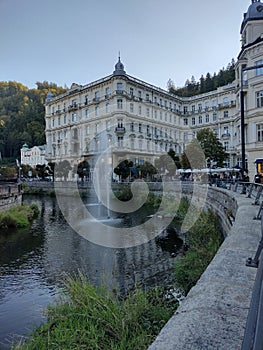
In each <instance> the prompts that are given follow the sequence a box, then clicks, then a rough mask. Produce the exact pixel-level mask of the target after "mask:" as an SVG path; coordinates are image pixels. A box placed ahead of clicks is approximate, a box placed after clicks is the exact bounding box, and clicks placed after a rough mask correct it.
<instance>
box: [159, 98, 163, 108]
mask: <svg viewBox="0 0 263 350" xmlns="http://www.w3.org/2000/svg"><path fill="white" fill-rule="evenodd" d="M160 106H161V107H162V106H163V100H162V99H161V98H160Z"/></svg>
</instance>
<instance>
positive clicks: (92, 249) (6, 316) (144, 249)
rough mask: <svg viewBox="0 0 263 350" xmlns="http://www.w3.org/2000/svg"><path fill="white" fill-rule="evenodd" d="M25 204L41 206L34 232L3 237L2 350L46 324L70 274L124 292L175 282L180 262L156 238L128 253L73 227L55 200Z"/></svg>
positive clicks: (32, 200)
mask: <svg viewBox="0 0 263 350" xmlns="http://www.w3.org/2000/svg"><path fill="white" fill-rule="evenodd" d="M24 202H26V203H27V204H31V203H37V205H38V206H39V208H40V216H39V218H38V219H37V220H36V221H35V222H34V223H33V226H32V228H31V229H29V230H24V231H21V232H16V233H9V234H8V235H3V234H1V235H0V349H8V348H10V341H12V340H13V339H14V337H19V336H22V335H26V334H28V333H30V332H31V330H32V328H34V326H35V325H37V324H40V323H41V322H42V321H43V319H44V316H43V309H44V308H45V307H46V305H47V304H49V303H51V302H53V301H54V298H55V297H56V296H57V295H58V293H59V290H60V288H61V287H62V286H63V276H65V274H76V273H77V272H78V271H81V272H83V273H84V274H85V275H87V276H88V278H89V279H90V281H91V282H92V283H94V284H100V283H101V280H102V278H103V279H104V281H105V282H106V284H107V285H108V286H109V287H110V288H120V289H121V291H123V292H124V291H126V290H127V289H128V288H132V287H133V286H134V284H135V283H138V282H143V283H144V284H145V285H147V286H150V285H154V284H162V283H168V282H169V280H171V277H172V274H171V268H172V264H173V261H174V259H173V258H172V257H171V254H170V252H169V249H168V251H166V250H165V248H164V249H162V246H161V245H160V244H157V243H156V241H155V240H152V241H150V242H148V243H147V244H143V245H140V246H137V247H134V248H128V249H112V248H106V247H102V246H98V245H96V244H93V243H91V242H89V241H87V240H85V239H84V238H82V237H81V236H79V235H78V234H77V233H75V232H74V231H73V230H72V229H71V228H70V227H69V226H68V224H67V223H66V222H65V220H64V218H63V216H62V214H61V212H60V210H59V208H58V206H57V203H56V200H55V199H54V198H49V197H33V196H31V197H26V198H25V199H24ZM135 229H136V227H135Z"/></svg>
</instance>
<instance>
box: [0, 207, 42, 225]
mask: <svg viewBox="0 0 263 350" xmlns="http://www.w3.org/2000/svg"><path fill="white" fill-rule="evenodd" d="M38 214H39V209H38V206H37V205H36V204H32V205H30V206H28V205H21V206H17V207H13V208H10V209H9V210H7V211H5V212H3V213H0V228H1V229H3V230H6V229H8V228H22V227H27V226H29V225H30V223H31V222H32V221H33V220H34V218H36V217H37V216H38Z"/></svg>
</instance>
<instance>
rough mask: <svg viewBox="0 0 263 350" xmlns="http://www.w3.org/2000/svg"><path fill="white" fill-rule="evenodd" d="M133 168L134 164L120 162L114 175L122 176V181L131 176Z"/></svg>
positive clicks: (125, 161)
mask: <svg viewBox="0 0 263 350" xmlns="http://www.w3.org/2000/svg"><path fill="white" fill-rule="evenodd" d="M132 166H133V162H131V161H129V160H127V159H125V160H123V161H122V162H120V163H119V164H118V165H117V166H116V168H114V173H115V174H116V175H118V176H120V180H121V181H122V180H123V179H127V177H128V176H129V175H130V168H131V167H132Z"/></svg>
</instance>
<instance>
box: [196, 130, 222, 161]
mask: <svg viewBox="0 0 263 350" xmlns="http://www.w3.org/2000/svg"><path fill="white" fill-rule="evenodd" d="M196 139H197V141H198V143H199V144H200V146H201V147H202V149H203V151H204V154H205V157H206V158H209V159H210V161H213V162H216V163H217V166H219V167H220V166H223V165H224V161H225V160H226V159H227V158H228V154H227V153H226V152H225V149H224V146H223V145H222V143H221V142H220V141H219V140H218V138H217V136H216V134H215V133H214V132H213V131H211V130H210V129H208V128H207V129H203V130H200V131H198V132H197V135H196Z"/></svg>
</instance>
